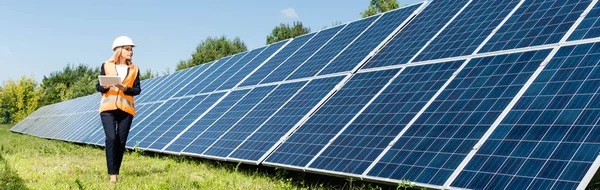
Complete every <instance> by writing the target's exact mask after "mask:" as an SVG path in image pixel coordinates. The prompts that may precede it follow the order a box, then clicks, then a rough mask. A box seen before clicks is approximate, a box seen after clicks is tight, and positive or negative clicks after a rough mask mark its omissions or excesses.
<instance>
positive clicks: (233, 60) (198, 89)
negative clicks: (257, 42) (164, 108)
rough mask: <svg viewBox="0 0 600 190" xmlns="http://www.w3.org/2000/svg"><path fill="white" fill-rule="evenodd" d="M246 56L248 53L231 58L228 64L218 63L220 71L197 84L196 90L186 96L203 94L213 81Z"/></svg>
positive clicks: (193, 89)
mask: <svg viewBox="0 0 600 190" xmlns="http://www.w3.org/2000/svg"><path fill="white" fill-rule="evenodd" d="M246 54H247V52H243V53H239V54H235V55H233V56H231V58H229V60H227V62H223V63H220V62H219V63H217V64H221V65H222V66H220V67H219V68H218V69H216V70H215V71H214V72H213V73H211V74H209V75H207V76H206V79H204V80H203V81H202V82H200V83H198V84H196V86H195V87H194V88H192V89H191V90H190V91H189V92H188V93H187V94H186V95H195V94H199V93H201V92H202V90H204V88H206V87H207V86H208V85H210V84H211V83H212V82H213V80H215V79H216V78H218V77H219V76H220V75H221V74H223V72H225V71H227V70H228V69H229V68H231V67H232V66H234V65H235V64H236V63H237V62H238V61H239V60H240V59H242V58H243V57H244V56H246Z"/></svg>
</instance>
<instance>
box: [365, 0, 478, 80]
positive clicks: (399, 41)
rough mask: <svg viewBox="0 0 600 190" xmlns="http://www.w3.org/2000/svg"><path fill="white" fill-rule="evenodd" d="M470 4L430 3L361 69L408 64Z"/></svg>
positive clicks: (452, 2) (462, 2)
mask: <svg viewBox="0 0 600 190" xmlns="http://www.w3.org/2000/svg"><path fill="white" fill-rule="evenodd" d="M468 2H469V1H468V0H457V1H431V3H430V4H429V5H427V7H426V8H425V9H424V10H423V11H422V12H421V13H419V14H418V15H417V16H416V17H415V18H414V19H413V20H412V21H410V23H408V25H406V26H405V27H404V28H402V30H400V32H398V34H396V35H395V36H394V38H392V39H391V40H390V42H388V43H387V44H386V45H385V46H384V47H383V48H382V49H381V50H380V51H379V52H377V54H375V56H374V57H373V58H371V60H369V61H368V62H367V63H366V64H365V66H364V67H363V68H365V69H366V68H373V67H382V66H390V65H398V64H404V63H407V62H408V61H409V60H410V59H411V58H412V57H414V56H415V54H417V52H418V51H419V50H421V48H423V46H424V45H425V44H426V43H427V42H428V41H429V40H431V38H433V36H434V35H435V34H436V33H437V32H439V31H440V30H441V29H442V27H444V25H446V23H448V22H450V19H452V17H454V15H456V14H457V13H458V11H460V9H462V8H463V7H464V6H465V5H466V4H467V3H468Z"/></svg>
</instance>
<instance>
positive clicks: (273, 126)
mask: <svg viewBox="0 0 600 190" xmlns="http://www.w3.org/2000/svg"><path fill="white" fill-rule="evenodd" d="M343 78H344V76H337V77H330V78H322V79H314V80H311V81H309V83H308V84H307V85H306V86H305V87H304V88H302V90H300V91H299V92H298V93H297V94H296V95H295V96H294V97H293V98H292V99H290V100H289V102H287V103H286V104H285V105H284V106H283V107H282V108H281V110H279V111H278V112H277V113H275V114H274V115H273V116H272V117H270V118H269V119H268V120H267V121H265V123H264V124H262V125H261V126H260V127H259V128H257V129H256V130H255V131H254V132H253V133H252V134H251V135H250V136H249V137H248V138H247V139H246V140H244V142H242V144H241V145H239V147H237V148H236V149H235V151H234V152H232V153H231V154H230V155H229V156H228V159H235V160H243V161H249V162H258V161H259V160H260V161H262V160H263V159H264V157H266V155H267V154H268V153H270V152H271V150H272V149H274V148H275V147H276V146H277V145H279V143H281V142H283V141H282V137H284V136H286V134H288V133H290V132H291V131H292V130H294V127H295V126H296V124H297V123H298V122H300V121H301V120H302V119H303V118H304V117H305V116H306V115H307V114H308V113H310V112H311V110H312V109H314V108H315V106H317V105H318V104H319V102H321V101H324V99H325V98H326V97H327V96H328V94H329V93H331V92H332V91H333V87H334V86H336V85H337V84H339V83H340V82H341V81H342V79H343Z"/></svg>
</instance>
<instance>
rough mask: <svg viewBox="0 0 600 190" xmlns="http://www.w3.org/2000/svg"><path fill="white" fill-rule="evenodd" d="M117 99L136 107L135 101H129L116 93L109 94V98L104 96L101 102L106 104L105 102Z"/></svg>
mask: <svg viewBox="0 0 600 190" xmlns="http://www.w3.org/2000/svg"><path fill="white" fill-rule="evenodd" d="M116 101H119V102H122V103H125V104H127V105H129V106H131V107H132V108H135V104H134V103H133V102H129V101H128V100H127V99H125V98H120V97H119V96H115V95H109V96H108V98H105V97H102V102H100V103H101V104H104V103H108V102H116Z"/></svg>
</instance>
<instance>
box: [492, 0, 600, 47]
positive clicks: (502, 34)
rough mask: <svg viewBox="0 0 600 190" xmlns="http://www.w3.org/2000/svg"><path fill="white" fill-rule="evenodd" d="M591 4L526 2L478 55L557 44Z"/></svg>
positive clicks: (580, 0) (580, 1) (579, 1)
mask: <svg viewBox="0 0 600 190" xmlns="http://www.w3.org/2000/svg"><path fill="white" fill-rule="evenodd" d="M591 2H592V0H552V1H525V2H524V3H523V5H521V7H519V9H518V10H517V12H515V13H514V14H513V15H512V16H511V17H510V18H509V19H508V21H506V23H504V25H502V27H501V28H500V29H499V30H498V32H496V34H494V36H493V37H492V38H491V39H490V41H488V42H487V43H486V44H485V46H483V48H482V49H481V51H480V52H492V51H499V50H507V49H515V48H522V47H529V46H536V45H544V44H551V43H558V42H559V41H560V40H561V39H562V38H563V36H564V35H565V33H567V31H568V30H569V28H571V26H572V25H573V23H575V21H576V20H577V18H579V16H580V15H581V13H582V12H583V11H584V10H585V9H586V8H587V7H588V5H589V4H590V3H591Z"/></svg>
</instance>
